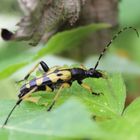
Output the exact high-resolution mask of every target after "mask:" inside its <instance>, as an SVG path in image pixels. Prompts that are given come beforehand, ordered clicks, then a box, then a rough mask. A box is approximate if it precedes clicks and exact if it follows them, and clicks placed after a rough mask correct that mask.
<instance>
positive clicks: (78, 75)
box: [3, 27, 139, 127]
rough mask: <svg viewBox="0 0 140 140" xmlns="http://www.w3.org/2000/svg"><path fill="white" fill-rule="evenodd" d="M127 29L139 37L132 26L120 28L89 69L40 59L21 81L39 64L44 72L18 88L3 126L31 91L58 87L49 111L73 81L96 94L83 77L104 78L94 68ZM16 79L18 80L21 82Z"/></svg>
mask: <svg viewBox="0 0 140 140" xmlns="http://www.w3.org/2000/svg"><path fill="white" fill-rule="evenodd" d="M127 29H132V30H134V31H135V32H136V34H137V36H138V37H139V33H138V31H137V30H136V29H135V28H133V27H125V28H123V29H122V30H120V31H119V32H118V33H117V34H116V35H114V37H113V38H112V40H111V41H110V42H109V43H108V44H107V45H106V47H105V48H104V49H103V51H102V52H101V54H100V56H99V58H98V60H97V62H96V64H95V67H93V68H90V69H85V68H84V67H81V68H80V67H79V68H78V67H77V68H64V67H59V66H55V67H52V68H49V67H48V65H47V64H46V63H45V62H43V61H41V62H39V63H38V64H37V65H36V66H35V67H34V68H33V69H32V70H31V71H30V72H29V73H28V74H27V75H26V76H25V77H24V79H23V80H21V81H25V80H28V78H29V76H30V74H31V73H32V72H33V71H34V70H35V69H36V68H37V67H38V66H39V65H41V67H42V69H43V71H44V73H43V74H42V76H40V77H37V78H35V79H33V80H30V81H28V82H26V83H25V84H24V85H23V86H22V87H21V88H20V94H19V95H18V98H19V99H18V101H17V102H16V104H15V106H14V107H13V108H12V110H11V111H10V113H9V114H8V116H7V118H6V120H5V122H4V124H3V127H4V126H5V125H6V124H7V122H8V120H9V118H10V116H11V114H12V112H13V111H14V109H15V108H16V107H17V106H18V105H19V104H20V103H21V102H22V101H23V100H24V99H27V98H29V97H30V95H31V94H32V93H33V92H36V91H53V90H55V89H58V91H57V93H56V95H55V97H54V99H53V100H52V102H51V104H50V106H49V107H48V109H47V111H50V110H51V109H52V107H53V106H54V104H55V102H56V100H57V98H58V96H59V94H60V91H61V90H62V89H63V88H68V87H70V86H71V85H72V82H73V81H77V82H78V84H80V85H81V86H82V87H83V88H85V89H87V90H88V91H89V92H90V93H92V94H95V95H98V94H97V93H94V92H93V91H92V89H91V87H89V86H88V85H87V84H85V83H83V82H82V81H83V80H84V79H85V78H88V77H92V78H105V75H104V73H103V72H102V71H100V70H96V68H97V66H98V64H99V62H100V59H101V58H102V56H103V55H104V53H105V51H106V50H107V48H108V47H109V46H110V45H111V43H112V42H113V41H114V40H115V39H116V38H117V37H118V35H119V34H120V33H122V32H123V31H125V30H127ZM21 81H18V82H21Z"/></svg>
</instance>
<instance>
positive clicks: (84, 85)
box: [78, 81, 100, 96]
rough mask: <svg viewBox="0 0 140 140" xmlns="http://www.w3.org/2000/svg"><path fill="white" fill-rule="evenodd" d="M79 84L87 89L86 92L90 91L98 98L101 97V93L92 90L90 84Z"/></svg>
mask: <svg viewBox="0 0 140 140" xmlns="http://www.w3.org/2000/svg"><path fill="white" fill-rule="evenodd" d="M78 84H80V85H81V86H82V87H83V88H85V89H86V90H88V91H89V92H90V93H92V94H93V95H97V96H98V95H100V93H95V92H93V90H92V88H91V87H90V86H89V85H88V84H86V83H83V82H82V81H78Z"/></svg>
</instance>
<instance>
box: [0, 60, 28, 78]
mask: <svg viewBox="0 0 140 140" xmlns="http://www.w3.org/2000/svg"><path fill="white" fill-rule="evenodd" d="M27 64H28V62H23V63H20V64H15V65H11V66H9V67H8V68H6V69H4V70H3V71H1V72H0V80H1V79H4V78H7V77H8V76H10V75H12V74H13V73H14V72H16V71H17V70H19V69H20V68H22V67H23V66H25V65H27Z"/></svg>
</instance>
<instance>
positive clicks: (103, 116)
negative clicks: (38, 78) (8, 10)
mask: <svg viewBox="0 0 140 140" xmlns="http://www.w3.org/2000/svg"><path fill="white" fill-rule="evenodd" d="M126 1H127V3H128V4H131V0H123V1H122V2H121V3H120V4H121V5H120V10H121V11H125V12H123V13H120V23H121V25H123V26H126V25H138V24H139V21H138V17H139V12H137V11H136V9H137V8H134V9H133V11H131V14H132V12H134V13H136V14H132V15H131V16H130V14H127V16H126V15H125V14H126V13H127V12H128V11H130V10H128V9H129V8H130V6H125V4H126ZM128 1H129V2H128ZM135 1H138V0H135ZM137 5H138V4H136V6H137ZM133 15H135V16H133ZM107 27H108V25H104V24H92V25H89V26H85V27H80V28H77V29H74V30H70V31H66V32H63V33H58V34H57V35H56V36H54V37H53V38H52V39H51V40H50V41H49V42H48V44H47V45H46V46H45V47H44V48H41V49H36V48H32V49H29V47H25V46H27V45H26V44H24V43H21V42H20V43H15V42H12V43H7V46H5V45H3V47H1V48H0V66H1V67H0V79H1V80H0V125H2V124H3V122H4V120H5V119H6V117H7V115H8V113H9V111H10V110H11V108H12V107H13V105H14V104H15V102H16V101H15V100H13V98H15V96H16V95H15V93H16V92H17V91H16V90H15V88H14V80H15V76H16V77H18V78H19V73H20V75H22V76H24V75H25V74H26V73H27V71H28V70H29V69H30V68H27V69H26V70H25V66H27V65H29V64H35V63H36V61H40V60H41V59H42V57H43V60H44V59H45V60H47V59H48V54H56V53H58V52H61V51H63V50H65V49H72V50H74V48H75V47H77V45H79V44H80V40H83V39H84V38H86V36H88V35H89V34H90V33H92V32H95V31H97V30H100V29H103V28H107ZM124 36H126V35H125V34H124ZM135 38H136V37H135V34H131V35H130V36H127V38H126V37H123V36H122V37H121V39H120V40H119V41H118V42H119V43H117V42H116V43H115V45H114V46H113V48H114V47H115V46H118V48H116V49H114V50H113V51H112V52H114V53H112V54H113V55H112V54H111V55H108V56H107V57H106V58H105V59H103V60H102V62H101V63H100V69H102V70H106V71H107V72H112V73H113V74H110V75H109V74H108V73H107V76H108V77H107V79H91V78H89V79H86V80H85V82H86V83H88V84H89V85H90V86H91V87H92V89H93V90H94V92H96V93H102V94H100V96H95V95H91V94H89V92H87V91H86V90H85V89H83V88H82V87H81V86H80V85H78V84H77V83H76V82H75V83H73V85H72V86H71V88H69V89H64V90H62V92H61V96H60V97H59V100H58V102H57V103H56V105H55V107H54V109H53V110H52V111H51V112H47V111H46V109H47V107H48V105H47V104H50V102H51V101H52V98H53V97H54V95H55V93H56V92H57V91H56V92H53V93H47V94H46V92H38V93H36V94H33V97H37V98H38V99H39V101H38V103H37V104H34V103H32V102H29V101H24V102H23V103H22V104H21V105H20V106H19V107H18V108H17V109H16V110H15V111H14V113H13V114H12V116H11V118H10V120H9V122H8V125H7V126H5V128H4V129H2V128H0V139H3V140H16V139H20V140H25V139H26V138H28V139H29V140H32V139H33V140H43V139H53V140H55V139H56V140H59V139H60V140H62V139H95V140H96V139H97V140H118V139H119V140H124V139H127V140H133V139H135V140H137V139H139V138H140V127H139V125H138V124H139V123H140V121H139V118H140V113H139V106H140V99H139V98H138V99H136V100H135V101H133V102H132V103H131V104H130V105H129V106H128V107H126V108H125V107H124V106H125V99H126V87H125V85H124V81H123V78H122V77H121V75H120V74H114V72H116V71H117V72H118V71H119V72H120V71H121V72H122V73H123V74H125V75H126V74H127V78H128V77H129V76H133V75H135V76H136V77H137V78H138V77H139V74H140V73H139V71H140V67H139V65H137V64H136V63H135V62H132V61H131V59H133V58H134V59H135V60H136V61H137V62H139V60H140V57H139V56H140V55H139V43H140V42H139V40H136V39H135ZM124 40H125V41H124ZM1 46H2V45H1ZM126 46H127V47H126ZM130 46H132V47H130ZM135 46H136V47H135ZM121 47H122V48H121ZM124 50H125V51H124ZM118 52H119V53H118ZM120 52H121V53H120ZM114 54H115V55H114ZM120 54H121V55H120ZM122 54H123V55H122ZM120 56H123V58H122V57H120ZM48 61H49V64H52V65H53V64H56V62H58V63H59V64H68V61H67V60H63V59H60V61H59V60H58V59H52V58H50V59H48ZM96 61H97V57H91V58H89V59H88V60H87V61H86V62H85V65H86V66H87V67H92V66H93V64H95V62H96ZM18 70H20V72H19V73H18V72H17V71H18ZM13 74H14V76H13V77H10V76H11V75H13ZM11 79H12V81H11ZM138 84H139V83H138ZM131 86H133V84H131V85H130V83H127V90H128V88H129V87H131ZM18 92H19V91H18ZM46 103H47V104H46ZM44 104H45V105H47V106H44Z"/></svg>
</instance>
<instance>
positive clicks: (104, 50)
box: [94, 27, 139, 70]
mask: <svg viewBox="0 0 140 140" xmlns="http://www.w3.org/2000/svg"><path fill="white" fill-rule="evenodd" d="M128 29H132V30H134V31H135V32H136V34H137V36H138V37H139V33H138V31H137V29H135V28H133V27H124V28H123V29H122V30H120V31H119V32H118V33H117V34H115V35H114V36H113V38H112V39H111V40H110V42H109V43H108V44H107V45H106V47H105V48H104V49H103V51H102V53H101V54H100V56H99V58H98V61H97V63H96V64H95V67H94V70H96V68H97V66H98V65H99V62H100V60H101V58H102V56H103V55H104V53H105V52H106V50H107V49H108V48H109V46H110V45H111V44H112V42H113V41H114V40H115V39H116V38H117V37H118V36H119V35H120V34H121V33H122V32H124V31H126V30H128Z"/></svg>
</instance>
